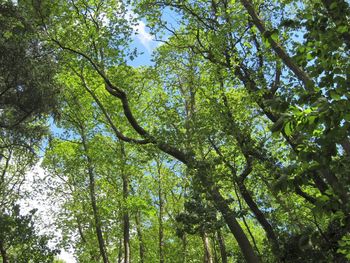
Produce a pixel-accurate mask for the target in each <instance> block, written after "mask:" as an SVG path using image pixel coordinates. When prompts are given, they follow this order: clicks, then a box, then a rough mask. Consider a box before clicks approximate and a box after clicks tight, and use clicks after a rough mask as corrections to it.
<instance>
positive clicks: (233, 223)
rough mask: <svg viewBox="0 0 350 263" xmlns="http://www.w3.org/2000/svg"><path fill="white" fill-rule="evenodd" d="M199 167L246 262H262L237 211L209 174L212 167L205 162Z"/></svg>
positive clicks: (204, 184) (207, 187)
mask: <svg viewBox="0 0 350 263" xmlns="http://www.w3.org/2000/svg"><path fill="white" fill-rule="evenodd" d="M197 169H198V172H197V176H198V177H199V179H200V181H201V183H202V185H203V186H204V188H205V189H207V191H208V193H209V195H210V197H211V198H212V200H213V203H214V205H215V207H216V209H218V210H219V211H220V212H221V213H222V216H223V217H224V219H225V222H226V224H227V226H228V227H229V229H230V230H231V233H232V234H233V235H234V237H235V239H236V240H237V243H238V245H239V247H240V249H241V251H242V253H243V256H244V258H245V260H246V262H248V263H257V262H260V260H259V258H258V257H257V256H256V254H255V252H254V249H253V247H252V245H251V244H250V242H249V240H248V238H247V236H246V234H245V233H244V231H243V229H242V227H241V226H240V224H239V223H238V221H237V219H236V215H235V213H234V212H233V211H232V209H231V208H230V207H229V205H228V202H227V200H226V199H224V198H223V196H222V195H221V194H220V192H219V189H218V188H217V187H216V185H215V184H214V182H213V181H212V180H211V178H210V175H209V174H208V171H210V168H209V169H208V167H207V165H205V164H199V165H198V166H197Z"/></svg>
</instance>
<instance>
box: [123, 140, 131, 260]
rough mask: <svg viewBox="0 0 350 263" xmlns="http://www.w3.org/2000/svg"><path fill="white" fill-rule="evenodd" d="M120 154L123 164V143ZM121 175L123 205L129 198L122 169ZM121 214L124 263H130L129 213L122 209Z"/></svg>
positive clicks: (127, 181)
mask: <svg viewBox="0 0 350 263" xmlns="http://www.w3.org/2000/svg"><path fill="white" fill-rule="evenodd" d="M121 153H122V158H123V162H124V164H125V161H126V154H125V149H124V144H123V143H121ZM124 164H123V165H124ZM122 173H123V174H122V180H123V201H124V204H126V203H127V200H128V197H129V178H128V175H127V173H126V171H125V169H124V167H123V169H122ZM123 213H124V215H123V235H124V263H130V219H129V212H128V210H127V209H124V212H123Z"/></svg>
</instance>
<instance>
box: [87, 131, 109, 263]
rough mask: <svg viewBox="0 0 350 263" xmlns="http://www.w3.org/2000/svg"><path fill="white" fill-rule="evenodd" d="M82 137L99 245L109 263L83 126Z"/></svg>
mask: <svg viewBox="0 0 350 263" xmlns="http://www.w3.org/2000/svg"><path fill="white" fill-rule="evenodd" d="M81 137H82V142H83V147H84V151H85V156H86V159H87V165H88V174H89V189H90V200H91V206H92V211H93V215H94V220H95V230H96V235H97V240H98V245H99V249H100V254H101V256H102V259H103V262H104V263H109V260H108V256H107V252H106V247H105V243H104V240H103V235H102V229H101V220H100V215H99V212H98V207H97V201H96V193H95V176H94V170H93V164H92V160H91V158H90V156H89V154H88V146H87V143H86V137H85V134H84V130H83V128H82V134H81Z"/></svg>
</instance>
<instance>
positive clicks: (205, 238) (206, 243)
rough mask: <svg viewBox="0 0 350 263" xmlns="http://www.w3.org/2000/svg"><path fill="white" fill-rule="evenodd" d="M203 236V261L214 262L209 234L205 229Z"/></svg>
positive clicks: (205, 262)
mask: <svg viewBox="0 0 350 263" xmlns="http://www.w3.org/2000/svg"><path fill="white" fill-rule="evenodd" d="M201 236H202V241H203V248H204V257H203V262H204V263H213V255H212V252H211V247H210V242H209V238H208V235H207V233H206V232H205V231H203V233H202V234H201Z"/></svg>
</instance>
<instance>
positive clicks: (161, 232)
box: [157, 163, 164, 263]
mask: <svg viewBox="0 0 350 263" xmlns="http://www.w3.org/2000/svg"><path fill="white" fill-rule="evenodd" d="M157 166H158V200H159V215H158V223H159V230H158V237H159V263H164V226H163V214H164V199H163V189H162V173H161V164H159V163H157Z"/></svg>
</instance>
